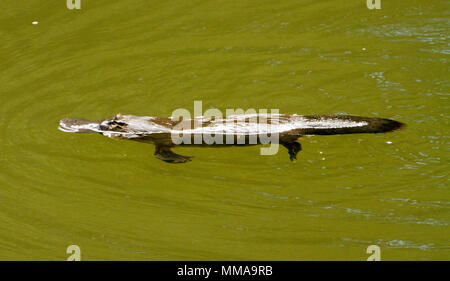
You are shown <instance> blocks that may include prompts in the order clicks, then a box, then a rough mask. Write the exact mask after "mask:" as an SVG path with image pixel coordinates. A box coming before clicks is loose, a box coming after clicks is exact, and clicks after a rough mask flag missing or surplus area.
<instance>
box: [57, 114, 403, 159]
mask: <svg viewBox="0 0 450 281" xmlns="http://www.w3.org/2000/svg"><path fill="white" fill-rule="evenodd" d="M403 126H404V124H403V123H401V122H398V121H394V120H390V119H384V118H375V117H360V116H351V115H316V116H302V115H296V114H243V115H231V116H226V118H206V117H194V118H192V119H191V118H186V119H178V118H173V117H168V118H161V117H148V116H134V115H122V114H117V115H115V116H114V117H111V118H107V119H105V120H102V121H89V120H85V119H73V118H65V119H62V120H60V122H59V129H60V130H61V131H64V132H72V133H100V134H102V135H104V136H107V137H110V138H122V139H130V140H134V141H140V142H147V143H153V144H154V145H155V156H156V158H158V159H161V160H163V161H166V162H168V163H185V162H189V161H191V158H192V157H191V156H182V155H179V154H176V153H174V152H172V151H171V149H172V148H173V147H175V146H178V145H197V146H215V147H216V146H224V145H233V146H240V145H254V144H263V143H268V142H270V143H276V144H281V145H283V146H284V147H286V148H287V150H288V153H289V158H290V160H291V161H294V160H296V159H297V153H298V152H299V151H301V145H300V143H298V142H297V139H298V138H299V137H301V136H304V135H337V134H356V133H386V132H391V131H394V130H397V129H400V128H401V127H403Z"/></svg>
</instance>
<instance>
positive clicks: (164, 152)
mask: <svg viewBox="0 0 450 281" xmlns="http://www.w3.org/2000/svg"><path fill="white" fill-rule="evenodd" d="M155 157H156V158H158V159H160V160H163V161H165V162H167V163H173V164H175V163H186V162H189V161H192V156H183V155H179V154H176V153H174V152H172V151H171V150H170V147H165V146H164V147H161V146H156V150H155Z"/></svg>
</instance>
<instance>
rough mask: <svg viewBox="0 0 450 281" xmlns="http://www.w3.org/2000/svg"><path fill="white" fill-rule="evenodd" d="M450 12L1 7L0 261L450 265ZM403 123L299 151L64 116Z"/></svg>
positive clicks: (354, 5)
mask: <svg viewBox="0 0 450 281" xmlns="http://www.w3.org/2000/svg"><path fill="white" fill-rule="evenodd" d="M449 8H450V6H449V3H448V1H440V0H429V1H418V0H411V1H405V0H391V1H386V0H382V1H381V9H379V10H377V9H374V10H370V9H368V8H367V6H366V0H345V1H344V0H329V1H317V0H297V1H293V0H286V1H285V0H283V1H268V0H258V1H256V0H255V1H234V0H227V1H225V0H223V1H216V0H213V1H206V0H202V1H144V0H127V1H106V0H96V1H88V0H81V9H80V10H77V9H73V10H70V9H68V8H67V7H66V1H65V0H51V1H44V2H43V1H37V0H30V1H20V2H19V1H13V0H2V1H1V2H0V38H1V45H0V97H1V99H0V101H1V103H0V147H1V154H0V163H1V170H0V260H66V259H67V257H68V254H66V249H67V247H68V246H69V245H78V246H79V247H80V249H81V256H82V259H83V260H366V259H367V258H368V256H369V254H367V253H366V249H367V247H368V246H370V245H378V246H379V247H380V249H381V259H382V260H448V259H449V258H450V239H449V238H450V229H449V221H450V193H449V190H448V188H449V185H448V160H449V150H448V141H449V139H448V138H449V124H448V118H449V115H448V114H449V101H448V95H449V79H448V78H449V68H448V59H449V54H450V48H449V41H448V39H449V30H448V27H449V23H450V17H449V15H450V9H449ZM196 100H200V101H202V102H203V108H204V109H205V110H206V109H209V108H218V109H220V110H223V111H225V109H227V108H243V109H248V108H254V109H260V108H264V109H272V108H274V109H279V110H280V113H297V114H303V115H313V114H352V115H361V116H371V117H384V118H391V119H395V120H398V121H401V122H404V123H406V124H407V127H406V129H403V130H401V131H397V132H393V133H389V134H382V135H373V134H370V135H369V134H361V135H341V136H313V137H304V138H302V139H300V142H301V143H302V145H303V151H302V152H300V153H299V155H298V160H297V162H296V163H291V162H290V161H289V159H288V155H287V152H286V150H280V152H279V153H278V154H276V155H273V156H264V155H260V153H259V152H260V150H259V148H260V147H257V146H253V147H237V148H236V147H234V148H184V147H181V148H176V149H175V151H176V152H178V153H180V154H183V155H194V156H195V158H194V159H193V161H192V162H190V163H187V164H179V165H170V164H167V163H164V162H162V161H160V160H157V159H155V158H154V156H153V151H154V147H153V145H150V144H142V143H137V142H131V141H123V140H112V139H108V138H105V137H102V136H100V135H80V134H67V133H63V132H61V131H59V130H57V127H58V122H59V120H60V119H61V118H64V117H78V118H86V119H93V120H100V119H104V118H107V117H110V116H113V115H114V114H116V113H123V114H133V115H142V116H144V115H146V116H163V117H164V116H170V115H171V113H172V111H173V110H175V109H177V108H186V109H189V110H193V104H194V101H196Z"/></svg>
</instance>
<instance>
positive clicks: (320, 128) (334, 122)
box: [304, 115, 405, 135]
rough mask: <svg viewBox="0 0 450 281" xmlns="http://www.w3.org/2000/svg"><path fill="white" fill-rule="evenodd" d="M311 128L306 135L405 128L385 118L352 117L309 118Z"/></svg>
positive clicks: (377, 131) (372, 131)
mask: <svg viewBox="0 0 450 281" xmlns="http://www.w3.org/2000/svg"><path fill="white" fill-rule="evenodd" d="M306 118H307V119H308V121H307V123H310V124H309V126H308V127H309V128H306V129H305V130H304V134H305V135H338V134H361V133H387V132H392V131H395V130H398V129H400V128H402V127H404V126H405V124H404V123H401V122H398V121H395V120H391V119H384V118H376V117H361V116H351V115H319V116H307V117H306Z"/></svg>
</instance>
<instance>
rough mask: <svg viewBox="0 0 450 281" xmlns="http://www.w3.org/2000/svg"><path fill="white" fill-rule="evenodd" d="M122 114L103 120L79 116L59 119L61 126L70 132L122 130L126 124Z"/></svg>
mask: <svg viewBox="0 0 450 281" xmlns="http://www.w3.org/2000/svg"><path fill="white" fill-rule="evenodd" d="M121 117H122V116H121V115H120V114H117V115H116V116H114V117H111V118H108V119H105V120H103V121H91V120H85V119H78V118H64V119H61V120H60V121H59V127H58V129H60V130H61V131H63V132H69V133H106V132H111V131H116V132H120V131H121V130H122V128H123V127H124V126H125V125H126V124H125V123H123V122H120V118H121Z"/></svg>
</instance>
